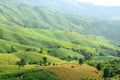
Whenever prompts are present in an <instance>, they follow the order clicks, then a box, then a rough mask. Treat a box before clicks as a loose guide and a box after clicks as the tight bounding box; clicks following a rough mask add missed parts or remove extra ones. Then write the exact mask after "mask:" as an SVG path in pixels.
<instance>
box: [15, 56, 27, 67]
mask: <svg viewBox="0 0 120 80" xmlns="http://www.w3.org/2000/svg"><path fill="white" fill-rule="evenodd" d="M16 65H18V67H19V68H20V67H24V65H26V59H25V58H22V59H21V60H20V61H17V62H16Z"/></svg>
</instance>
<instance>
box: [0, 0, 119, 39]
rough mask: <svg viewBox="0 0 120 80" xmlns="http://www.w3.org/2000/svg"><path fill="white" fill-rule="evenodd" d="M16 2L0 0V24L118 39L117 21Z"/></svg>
mask: <svg viewBox="0 0 120 80" xmlns="http://www.w3.org/2000/svg"><path fill="white" fill-rule="evenodd" d="M18 3H19V2H15V1H9V0H8V1H4V0H1V1H0V4H1V5H0V21H1V22H0V23H1V24H6V25H7V26H8V25H9V26H22V27H34V28H36V27H39V28H50V29H60V30H68V31H69V30H72V31H74V32H78V33H84V34H96V35H100V36H105V37H107V38H110V39H116V40H118V39H119V37H118V36H119V25H118V23H117V22H116V23H114V22H107V21H99V20H94V19H86V18H80V17H75V16H71V17H70V16H64V15H61V14H57V13H54V12H52V11H49V10H47V9H45V8H41V7H40V6H28V5H26V4H25V3H21V4H18ZM114 26H116V27H114ZM109 27H110V28H109ZM108 29H109V30H108ZM103 33H104V34H103Z"/></svg>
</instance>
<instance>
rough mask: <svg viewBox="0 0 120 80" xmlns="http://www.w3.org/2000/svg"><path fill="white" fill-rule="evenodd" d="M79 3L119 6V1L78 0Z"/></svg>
mask: <svg viewBox="0 0 120 80" xmlns="http://www.w3.org/2000/svg"><path fill="white" fill-rule="evenodd" d="M78 1H81V2H87V3H93V4H95V5H102V6H120V0H78Z"/></svg>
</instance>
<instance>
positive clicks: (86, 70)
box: [45, 64, 102, 80]
mask: <svg viewBox="0 0 120 80" xmlns="http://www.w3.org/2000/svg"><path fill="white" fill-rule="evenodd" d="M71 66H74V68H71ZM45 69H47V70H50V71H53V72H55V73H56V74H58V75H59V77H60V79H61V80H81V78H86V77H92V78H94V79H97V80H102V77H101V76H100V75H99V74H98V71H97V70H96V69H95V68H93V67H91V66H87V65H81V66H80V65H76V64H74V65H73V64H63V65H61V66H57V67H47V68H45Z"/></svg>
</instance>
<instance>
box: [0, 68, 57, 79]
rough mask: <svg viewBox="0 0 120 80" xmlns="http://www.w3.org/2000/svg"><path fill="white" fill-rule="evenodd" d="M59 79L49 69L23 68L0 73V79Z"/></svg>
mask: <svg viewBox="0 0 120 80" xmlns="http://www.w3.org/2000/svg"><path fill="white" fill-rule="evenodd" d="M21 79H24V80H39V79H40V80H59V78H58V76H57V75H56V74H55V73H53V72H50V71H46V70H42V69H34V70H25V71H22V72H14V73H9V74H4V75H0V80H21Z"/></svg>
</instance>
